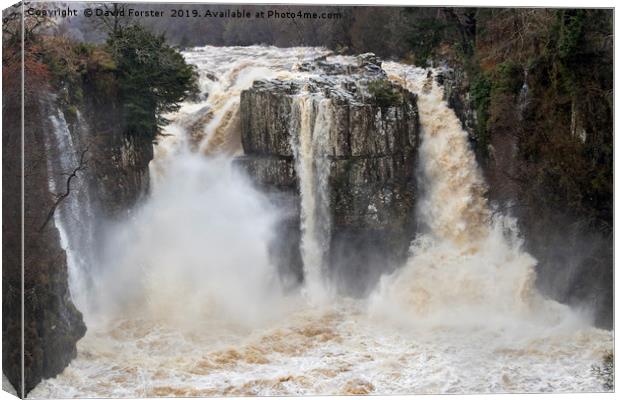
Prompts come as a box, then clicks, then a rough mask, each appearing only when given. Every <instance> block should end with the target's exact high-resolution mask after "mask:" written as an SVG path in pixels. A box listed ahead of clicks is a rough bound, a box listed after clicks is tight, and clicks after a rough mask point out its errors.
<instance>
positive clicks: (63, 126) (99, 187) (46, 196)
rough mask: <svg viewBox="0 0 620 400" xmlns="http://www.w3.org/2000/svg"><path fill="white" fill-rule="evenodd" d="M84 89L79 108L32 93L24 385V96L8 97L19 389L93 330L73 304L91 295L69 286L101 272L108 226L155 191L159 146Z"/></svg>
mask: <svg viewBox="0 0 620 400" xmlns="http://www.w3.org/2000/svg"><path fill="white" fill-rule="evenodd" d="M82 90H83V91H84V99H85V100H84V101H83V102H81V103H79V104H72V105H68V104H67V103H66V102H64V101H62V100H61V99H62V96H58V95H52V94H50V93H37V95H36V96H35V95H34V93H27V94H26V96H25V100H26V104H25V109H26V114H27V117H26V118H25V129H24V143H25V146H24V174H25V175H24V178H25V179H24V184H25V186H24V193H25V200H24V209H25V210H24V212H25V214H24V226H23V229H24V235H25V236H24V243H25V247H24V256H25V258H24V292H23V293H24V308H25V312H24V386H23V387H22V384H21V379H22V378H21V368H20V365H21V323H20V320H21V318H22V315H21V299H20V298H21V295H20V293H21V283H20V280H21V257H20V252H21V234H20V232H21V228H20V227H21V212H20V199H21V196H20V193H21V185H20V181H21V155H20V153H21V151H20V149H21V135H20V131H21V128H20V118H19V116H20V102H19V97H17V96H14V97H11V96H5V102H4V104H3V121H4V122H3V125H4V126H3V142H4V147H3V148H4V151H3V165H4V168H5V175H4V179H3V189H4V195H3V201H4V203H3V204H4V206H3V220H4V223H3V232H4V235H3V237H4V244H3V247H4V251H3V265H4V268H3V282H4V283H3V338H4V340H3V371H4V373H5V375H6V376H7V378H8V379H9V381H10V382H11V384H12V385H13V386H14V387H15V388H16V390H17V392H18V393H21V392H22V390H23V391H24V393H25V394H27V393H28V392H29V391H30V390H31V389H33V388H34V387H35V386H36V385H37V384H38V383H39V382H40V381H41V380H42V379H46V378H50V377H53V376H56V375H57V374H59V373H61V372H62V371H63V370H64V368H65V367H66V366H67V365H68V364H69V362H70V361H71V360H72V359H73V358H74V357H75V356H76V354H77V349H76V343H77V341H78V340H79V339H80V338H81V337H82V336H84V334H85V332H86V325H85V323H84V321H83V318H82V313H81V312H80V310H78V308H76V305H78V307H81V306H84V305H85V301H86V299H76V298H75V296H72V294H71V292H70V286H71V284H84V285H88V284H89V282H88V279H87V274H84V273H82V274H78V273H77V272H78V271H77V270H78V269H83V270H85V271H89V270H92V268H96V265H95V259H96V258H95V256H96V251H97V241H98V240H99V239H100V237H101V232H102V230H103V229H105V224H106V223H107V221H111V220H115V219H120V218H123V217H126V215H127V213H128V212H129V210H130V209H131V207H132V206H133V205H134V204H136V202H137V201H138V200H139V199H140V198H141V196H142V195H143V194H145V193H146V191H147V190H148V178H149V177H148V163H149V161H150V159H151V158H152V154H153V153H152V143H151V142H150V140H146V141H145V140H139V139H135V138H128V137H127V136H125V135H124V134H123V126H122V123H121V122H119V121H122V119H121V118H120V116H119V113H118V111H117V110H118V104H115V102H114V101H112V100H110V99H106V98H102V97H101V96H98V95H97V94H96V93H95V92H94V91H93V88H91V87H89V85H88V83H84V85H83V87H82ZM72 174H74V176H73V177H71V175H72ZM75 249H80V252H79V255H78V254H77V252H76V251H74V250H75ZM76 264H80V267H79V268H76ZM71 268H73V270H71V271H70V269H71ZM80 279H84V281H82V282H78V280H80Z"/></svg>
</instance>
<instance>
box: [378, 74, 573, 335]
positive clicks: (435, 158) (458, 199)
mask: <svg viewBox="0 0 620 400" xmlns="http://www.w3.org/2000/svg"><path fill="white" fill-rule="evenodd" d="M384 68H385V69H386V71H387V72H388V73H389V74H390V75H391V78H392V79H394V80H395V81H397V82H400V83H401V84H403V85H405V86H406V87H407V88H408V89H409V90H412V91H414V92H416V93H418V94H419V97H418V107H419V112H420V124H421V130H422V141H421V148H420V168H421V171H420V172H421V175H422V190H423V197H422V199H421V201H420V203H419V209H418V218H419V219H420V222H421V223H423V225H424V226H425V228H426V229H425V232H423V234H422V235H420V236H419V237H418V238H417V239H416V240H415V241H414V242H413V243H412V245H411V249H410V253H411V256H410V258H409V260H408V261H407V264H406V265H405V267H404V268H402V269H401V270H399V271H397V272H396V273H395V274H393V275H392V276H389V277H385V278H384V279H383V280H382V282H381V285H380V288H379V291H378V293H377V295H376V296H375V305H376V307H384V306H385V307H384V308H385V309H390V310H393V309H395V308H400V310H399V312H401V315H402V314H404V315H408V317H406V318H412V317H415V319H416V321H417V322H418V323H431V324H440V325H458V326H462V325H464V324H465V325H474V326H477V325H488V324H494V323H498V324H502V325H503V324H504V323H510V324H522V323H524V322H527V323H542V324H544V325H545V326H550V325H557V324H569V325H570V324H573V323H575V324H577V325H580V326H581V325H583V321H579V320H580V318H579V317H578V316H577V315H575V313H573V312H571V311H570V310H569V309H568V307H566V306H563V305H560V304H558V303H556V302H553V301H550V300H545V299H544V298H542V296H541V295H540V294H539V293H538V292H537V291H536V289H535V287H534V281H535V270H534V267H535V265H536V260H535V259H534V258H533V257H532V256H530V255H529V254H527V253H526V252H524V251H523V250H522V241H521V239H520V238H519V235H518V230H517V224H516V221H515V220H514V219H513V218H510V217H507V216H503V215H499V214H497V213H496V215H493V214H492V212H491V209H490V208H489V206H488V204H487V201H486V197H485V194H486V193H485V192H486V185H485V183H484V180H483V178H482V175H481V172H480V170H479V168H478V165H477V163H476V159H475V156H474V154H473V152H472V150H471V149H470V147H469V143H468V136H467V132H465V131H464V130H463V129H462V127H461V124H460V121H459V120H458V118H457V117H456V115H455V113H454V112H453V111H452V110H451V109H450V108H449V107H448V105H447V104H446V102H445V101H444V100H443V90H442V88H441V87H440V86H438V85H437V83H435V82H434V81H433V80H432V78H428V79H427V78H426V71H425V70H423V69H420V68H411V67H407V66H404V65H401V64H396V63H386V65H384ZM384 303H387V304H391V305H396V307H392V306H390V305H386V304H384Z"/></svg>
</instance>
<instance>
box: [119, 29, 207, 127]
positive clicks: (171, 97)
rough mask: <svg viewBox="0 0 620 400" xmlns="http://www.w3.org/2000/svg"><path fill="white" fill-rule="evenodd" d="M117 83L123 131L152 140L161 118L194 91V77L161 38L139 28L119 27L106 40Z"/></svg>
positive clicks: (190, 70) (175, 52)
mask: <svg viewBox="0 0 620 400" xmlns="http://www.w3.org/2000/svg"><path fill="white" fill-rule="evenodd" d="M107 45H108V47H109V49H110V52H111V54H112V57H113V59H114V62H115V64H116V74H117V77H118V81H119V88H120V97H121V102H122V104H123V117H124V120H125V126H126V132H127V134H130V135H141V136H146V137H148V138H150V139H153V138H154V137H155V136H156V135H157V133H158V131H159V127H161V126H162V125H164V124H166V123H167V120H166V119H165V118H164V117H163V116H162V115H163V114H165V113H168V112H173V111H176V110H178V108H179V103H180V102H181V101H183V100H184V99H185V98H187V97H188V96H190V95H192V94H193V93H195V92H196V91H197V85H196V79H197V74H196V71H195V70H194V67H193V66H191V65H189V64H187V63H186V62H185V60H184V58H183V56H182V55H181V54H180V53H179V52H178V51H177V50H175V49H174V48H172V47H170V46H168V45H167V44H166V42H165V38H164V36H163V35H153V34H152V33H150V32H148V31H147V30H146V29H144V28H143V27H141V26H140V25H131V26H127V27H120V28H119V29H118V30H117V31H116V32H115V33H111V34H110V37H109V38H108V40H107Z"/></svg>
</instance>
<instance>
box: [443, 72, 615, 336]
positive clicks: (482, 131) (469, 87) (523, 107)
mask: <svg viewBox="0 0 620 400" xmlns="http://www.w3.org/2000/svg"><path fill="white" fill-rule="evenodd" d="M442 63H444V65H446V64H445V61H442ZM448 64H449V65H450V67H446V68H445V69H444V70H443V71H442V72H441V73H439V74H438V75H437V77H436V79H437V81H438V82H439V83H440V84H443V85H444V87H445V92H444V93H445V98H446V101H447V102H448V104H449V105H450V107H451V108H453V109H454V111H455V113H456V114H457V116H458V117H459V119H460V120H461V124H462V126H463V128H464V129H466V130H467V131H468V133H469V135H470V142H471V144H472V147H473V149H474V151H475V153H476V158H477V159H478V162H479V164H480V165H481V167H482V170H483V172H484V175H485V179H486V181H487V182H488V185H489V199H490V200H491V201H492V204H495V206H496V207H497V208H498V209H501V210H506V211H509V212H510V213H511V214H512V215H514V216H516V217H517V219H518V221H519V225H520V230H521V232H522V233H523V237H524V239H525V246H526V249H527V251H528V252H530V253H531V254H532V255H534V256H535V257H536V259H537V260H538V264H537V286H538V288H539V290H541V292H542V293H544V294H545V295H547V296H550V297H552V298H554V299H556V300H558V301H560V302H563V303H566V304H569V305H571V306H574V307H577V308H584V309H586V310H588V311H589V312H592V313H593V315H594V320H595V324H596V325H597V326H600V327H603V328H607V329H609V328H611V327H612V326H613V279H612V278H613V250H612V249H613V244H612V241H613V239H612V238H613V235H611V232H610V231H607V230H606V229H605V227H604V226H603V227H601V226H600V225H597V222H596V221H594V220H595V219H598V218H600V216H587V214H586V212H583V211H582V212H583V214H576V213H574V212H573V211H572V210H570V209H569V208H568V207H566V205H565V204H564V202H565V201H566V200H565V199H562V198H560V197H557V196H555V195H550V194H548V195H546V196H544V197H546V198H548V199H549V203H547V202H541V201H539V198H540V197H541V191H549V193H551V192H552V191H553V190H554V188H553V187H551V186H550V185H546V184H545V183H544V182H531V181H527V182H525V181H523V176H524V175H526V174H527V172H524V171H527V170H528V169H529V170H530V171H535V168H542V169H543V171H542V172H541V173H542V174H544V173H545V171H544V169H545V168H546V169H548V170H549V171H547V172H546V175H548V176H551V175H556V178H554V179H562V180H564V178H562V177H561V176H557V175H558V171H557V170H555V167H554V166H553V160H549V161H548V162H545V161H544V160H542V161H541V160H536V159H535V157H536V155H535V154H529V155H528V153H527V150H526V149H527V146H528V141H531V140H532V138H533V137H534V136H536V135H539V134H540V132H541V130H544V129H545V128H544V127H542V126H541V125H540V124H539V121H540V119H541V118H542V119H545V118H547V117H545V116H540V115H538V116H536V114H538V113H540V110H543V109H545V107H549V105H548V104H547V103H546V102H548V101H549V99H545V96H546V93H545V91H546V90H548V89H546V88H545V87H544V86H543V85H542V84H541V79H543V78H542V77H541V76H540V75H541V74H543V73H544V72H543V71H540V68H539V69H538V70H537V69H532V70H530V71H529V73H528V72H524V71H520V72H518V73H516V74H515V75H516V81H515V82H514V84H513V85H512V86H514V87H515V90H513V91H512V93H504V92H500V90H497V89H492V88H491V86H489V87H488V88H487V90H488V91H489V92H488V93H491V90H493V92H492V93H493V95H492V96H490V99H487V100H485V101H488V104H486V105H485V106H484V107H481V104H480V99H476V98H475V93H476V91H479V90H480V87H476V85H480V82H479V81H478V82H476V81H475V80H474V79H472V77H471V76H470V75H471V73H468V72H467V70H466V68H465V67H464V66H463V65H460V64H459V63H457V62H454V61H453V60H452V61H450V62H449V63H448ZM489 85H490V84H489ZM487 95H489V94H487ZM477 101H478V102H477ZM583 103H584V102H583V101H580V100H572V101H571V102H569V104H572V105H571V107H569V109H568V112H567V113H564V114H565V116H564V117H561V115H563V114H559V115H560V117H559V118H563V120H562V121H561V122H563V123H564V124H565V125H566V129H565V131H564V132H565V133H564V136H565V138H566V139H564V140H567V141H568V140H570V141H572V142H573V144H571V146H572V147H573V148H574V149H573V150H571V151H573V152H574V153H577V154H579V153H582V152H588V151H589V150H587V149H588V147H589V146H597V147H599V148H604V145H602V144H600V143H599V144H596V141H599V142H600V141H601V140H604V139H603V136H601V135H595V134H594V132H597V131H599V132H600V131H604V130H605V128H604V126H602V125H601V124H602V123H604V120H603V121H602V122H601V121H600V120H599V121H597V120H596V118H594V119H591V118H588V114H587V113H588V111H586V110H585V108H584V107H585V106H584V104H583ZM575 104H581V106H575ZM556 115H557V114H556ZM489 116H491V118H489ZM556 118H558V117H556ZM579 132H581V135H582V136H581V137H580V136H579ZM587 132H589V133H587ZM528 138H529V139H528ZM575 139H578V140H575ZM548 140H551V139H548ZM555 145H556V146H558V150H557V151H561V152H566V149H561V147H560V146H562V144H561V143H559V140H558V143H556V144H555ZM528 157H529V158H530V160H529V161H528ZM578 157H579V156H573V157H572V159H569V158H567V159H566V164H565V165H564V167H563V168H565V169H567V170H570V169H574V168H583V165H582V164H580V163H581V161H580V160H579V158H578ZM571 161H572V162H573V164H570V163H571ZM528 163H531V164H530V165H528ZM534 163H536V164H537V165H538V166H536V167H535V166H534ZM541 164H543V165H544V164H547V166H546V167H545V166H542V167H541V166H540V165H541ZM539 175H540V174H539ZM559 175H562V174H561V173H560V174H559ZM528 182H529V183H528ZM537 185H545V187H544V188H540V187H539V188H536V186H537ZM580 190H584V189H580ZM584 196H587V194H586V192H585V190H584V193H581V194H580V197H584ZM552 199H555V200H552ZM588 200H589V201H592V200H595V201H596V199H595V197H591V198H589V199H588Z"/></svg>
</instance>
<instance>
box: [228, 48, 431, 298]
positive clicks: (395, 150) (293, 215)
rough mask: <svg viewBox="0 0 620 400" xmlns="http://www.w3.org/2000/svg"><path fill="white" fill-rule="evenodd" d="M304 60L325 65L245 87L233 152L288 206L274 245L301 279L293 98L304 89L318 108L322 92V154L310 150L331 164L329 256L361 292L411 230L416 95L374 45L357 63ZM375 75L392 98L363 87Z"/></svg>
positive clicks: (400, 252) (393, 259) (341, 276)
mask: <svg viewBox="0 0 620 400" xmlns="http://www.w3.org/2000/svg"><path fill="white" fill-rule="evenodd" d="M302 68H305V69H308V70H311V71H316V70H320V71H321V72H322V74H321V76H320V77H318V76H314V77H310V78H309V79H307V80H295V81H286V82H282V81H278V80H270V81H257V82H255V83H254V85H253V86H252V87H251V88H250V89H248V90H246V91H244V92H242V94H241V105H240V107H241V109H240V114H241V134H242V144H243V149H244V151H245V156H244V157H241V158H239V160H238V162H239V163H240V164H241V165H243V166H244V168H246V169H247V171H248V172H249V173H250V175H251V176H252V177H253V178H254V179H255V181H256V182H257V183H258V184H259V185H260V186H261V187H263V188H264V189H266V190H269V191H272V192H275V193H278V197H277V199H278V200H277V201H280V202H282V206H283V207H284V208H287V209H289V210H290V213H289V214H288V217H287V218H286V220H285V221H283V222H282V224H283V226H282V227H281V229H280V231H281V232H283V233H282V237H281V238H280V239H279V240H278V241H277V243H275V244H274V253H275V255H276V256H277V258H278V259H279V261H280V263H281V265H283V266H285V267H286V268H291V267H290V266H293V267H292V268H291V271H292V272H293V273H294V275H295V276H296V277H297V279H301V272H300V271H301V265H300V264H301V257H300V255H299V231H300V217H299V214H300V213H299V207H300V206H299V201H300V200H299V184H300V183H299V177H298V175H299V174H298V171H297V170H296V167H295V151H296V149H295V146H296V143H299V135H300V128H299V124H300V123H299V118H300V116H299V115H298V114H299V110H297V109H296V105H295V104H296V101H297V99H299V98H300V97H301V96H310V97H311V98H312V100H311V102H312V105H311V108H312V109H313V111H312V113H313V114H314V115H316V113H317V109H318V107H319V102H320V101H321V100H323V99H329V100H330V102H329V104H330V105H329V119H330V121H329V124H328V125H329V130H328V133H327V138H326V145H325V146H324V150H323V153H324V154H317V157H325V158H326V160H327V169H328V171H329V172H328V176H329V179H328V184H327V186H328V196H327V197H328V202H329V214H330V215H329V219H330V220H331V232H330V235H329V236H330V238H331V240H330V244H329V248H330V252H329V255H328V259H329V262H328V263H329V265H330V273H331V274H332V277H333V278H335V280H336V281H337V282H339V284H340V286H341V288H342V289H344V290H345V291H346V292H349V293H353V294H363V293H365V292H366V291H367V290H368V289H369V288H370V287H371V284H372V283H373V282H374V281H375V280H376V279H377V278H378V277H379V275H380V274H381V273H383V272H385V271H386V270H389V269H390V268H392V267H394V266H395V265H396V263H398V261H399V260H401V259H402V257H404V256H405V255H406V250H407V247H408V244H409V241H410V239H411V236H412V234H413V230H414V229H413V228H414V222H415V221H414V204H415V198H416V185H415V177H414V166H415V162H416V153H417V146H418V132H419V127H418V115H417V106H416V96H415V94H413V93H410V92H408V91H406V90H404V89H402V88H400V87H397V86H395V85H392V84H391V83H389V82H387V81H386V80H385V73H384V72H383V71H382V70H381V68H380V61H378V60H377V59H376V58H375V57H374V56H373V55H363V56H360V57H359V58H358V60H357V63H356V64H354V65H345V66H343V65H338V64H329V63H328V62H326V61H322V60H321V61H319V62H317V63H314V64H312V63H309V64H307V65H302ZM372 82H380V83H381V84H382V85H383V86H382V87H381V90H383V91H388V92H390V93H393V94H395V95H394V100H393V101H392V103H391V104H385V103H381V104H380V103H379V102H378V101H376V100H377V97H378V95H379V94H378V93H376V92H375V93H373V92H372V90H369V87H370V86H372V85H369V84H370V83H372ZM295 121H297V122H295ZM314 123H315V124H316V121H315V122H314ZM315 134H316V133H315ZM345 277H346V279H345ZM351 277H357V278H358V279H356V280H352V279H351Z"/></svg>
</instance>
